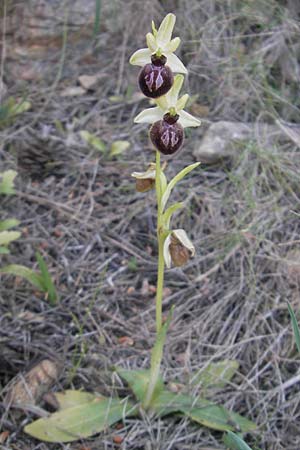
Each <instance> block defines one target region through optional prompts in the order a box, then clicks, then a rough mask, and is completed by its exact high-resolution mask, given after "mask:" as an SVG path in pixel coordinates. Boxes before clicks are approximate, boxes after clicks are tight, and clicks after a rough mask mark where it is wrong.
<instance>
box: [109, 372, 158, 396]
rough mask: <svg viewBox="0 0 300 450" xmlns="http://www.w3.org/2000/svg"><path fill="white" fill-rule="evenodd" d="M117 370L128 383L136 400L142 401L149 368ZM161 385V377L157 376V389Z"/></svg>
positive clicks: (148, 377)
mask: <svg viewBox="0 0 300 450" xmlns="http://www.w3.org/2000/svg"><path fill="white" fill-rule="evenodd" d="M117 372H118V374H119V375H120V377H121V378H123V379H124V380H125V381H126V382H127V383H128V385H129V387H130V389H131V390H132V392H133V393H134V395H135V397H136V398H137V400H139V401H140V402H143V401H144V399H145V396H146V393H147V389H148V385H149V379H150V370H124V369H117ZM163 385H164V383H163V379H162V377H161V376H159V377H158V379H157V389H158V390H161V389H163Z"/></svg>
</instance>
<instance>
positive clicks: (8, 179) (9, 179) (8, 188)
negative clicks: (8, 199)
mask: <svg viewBox="0 0 300 450" xmlns="http://www.w3.org/2000/svg"><path fill="white" fill-rule="evenodd" d="M16 176H17V172H16V171H15V170H6V171H5V172H2V173H1V174H0V177H1V178H2V180H1V182H0V194H5V195H12V194H15V190H14V179H15V178H16Z"/></svg>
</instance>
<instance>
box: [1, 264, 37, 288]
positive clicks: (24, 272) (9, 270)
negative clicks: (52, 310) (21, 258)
mask: <svg viewBox="0 0 300 450" xmlns="http://www.w3.org/2000/svg"><path fill="white" fill-rule="evenodd" d="M0 273H5V274H7V275H15V276H17V277H22V278H25V280H27V281H29V282H30V283H31V284H33V285H34V286H35V287H37V288H38V289H40V290H41V291H44V283H43V279H42V277H41V275H39V274H37V273H36V272H34V271H33V270H31V269H28V267H25V266H20V265H18V264H10V265H9V266H5V267H2V268H0Z"/></svg>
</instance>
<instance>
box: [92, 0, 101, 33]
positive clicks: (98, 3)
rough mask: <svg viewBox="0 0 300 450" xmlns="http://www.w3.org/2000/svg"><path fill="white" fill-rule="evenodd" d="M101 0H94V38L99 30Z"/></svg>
mask: <svg viewBox="0 0 300 450" xmlns="http://www.w3.org/2000/svg"><path fill="white" fill-rule="evenodd" d="M101 3H102V2H101V0H96V10H95V20H94V38H95V37H96V36H97V34H98V33H99V30H100V17H101Z"/></svg>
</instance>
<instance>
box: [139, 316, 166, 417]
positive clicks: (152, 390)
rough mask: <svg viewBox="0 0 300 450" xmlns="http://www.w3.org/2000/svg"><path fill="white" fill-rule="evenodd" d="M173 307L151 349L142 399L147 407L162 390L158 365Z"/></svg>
mask: <svg viewBox="0 0 300 450" xmlns="http://www.w3.org/2000/svg"><path fill="white" fill-rule="evenodd" d="M172 315H173V308H172V309H171V311H170V312H169V314H168V317H167V320H166V322H165V323H164V324H163V326H162V327H161V330H160V332H159V333H158V334H157V336H156V341H155V344H154V347H153V349H152V351H151V365H150V378H149V384H148V389H147V392H146V395H145V397H144V399H143V406H144V408H145V409H147V408H148V407H149V406H150V405H151V403H152V401H153V400H154V399H155V397H156V396H157V395H158V394H159V393H160V392H161V391H162V386H161V376H160V365H161V361H162V357H163V350H164V345H165V341H166V337H167V331H168V328H169V326H170V322H171V320H172Z"/></svg>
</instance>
